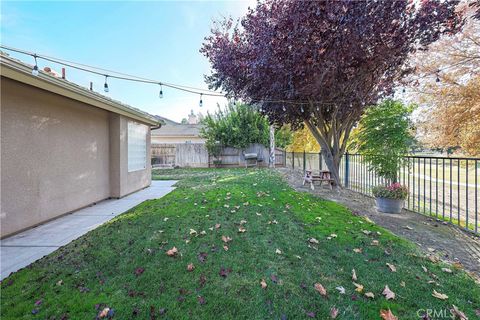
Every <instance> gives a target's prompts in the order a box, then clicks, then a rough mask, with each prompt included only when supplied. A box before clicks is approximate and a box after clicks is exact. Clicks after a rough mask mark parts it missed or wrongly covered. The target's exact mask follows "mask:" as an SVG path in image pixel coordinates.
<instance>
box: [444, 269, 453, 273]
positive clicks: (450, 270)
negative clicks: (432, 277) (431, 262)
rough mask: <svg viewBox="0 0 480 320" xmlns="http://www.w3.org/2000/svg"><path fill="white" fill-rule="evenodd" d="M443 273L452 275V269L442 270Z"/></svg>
mask: <svg viewBox="0 0 480 320" xmlns="http://www.w3.org/2000/svg"><path fill="white" fill-rule="evenodd" d="M442 271H443V272H446V273H452V269H449V268H442Z"/></svg>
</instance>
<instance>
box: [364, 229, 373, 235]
mask: <svg viewBox="0 0 480 320" xmlns="http://www.w3.org/2000/svg"><path fill="white" fill-rule="evenodd" d="M362 232H363V233H364V234H366V235H367V236H369V235H370V234H371V233H372V231H368V230H362Z"/></svg>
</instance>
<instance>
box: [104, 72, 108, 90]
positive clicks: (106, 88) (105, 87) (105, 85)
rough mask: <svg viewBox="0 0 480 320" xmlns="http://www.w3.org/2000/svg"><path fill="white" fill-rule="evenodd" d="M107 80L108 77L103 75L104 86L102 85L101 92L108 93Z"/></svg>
mask: <svg viewBox="0 0 480 320" xmlns="http://www.w3.org/2000/svg"><path fill="white" fill-rule="evenodd" d="M107 78H108V76H107V75H105V84H104V85H103V91H105V92H108V91H109V89H108V83H107Z"/></svg>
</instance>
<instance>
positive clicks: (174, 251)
mask: <svg viewBox="0 0 480 320" xmlns="http://www.w3.org/2000/svg"><path fill="white" fill-rule="evenodd" d="M177 253H178V250H177V248H175V247H173V248H172V249H170V250H168V251H167V256H169V257H174V256H176V255H177Z"/></svg>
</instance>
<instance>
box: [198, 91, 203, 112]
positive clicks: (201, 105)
mask: <svg viewBox="0 0 480 320" xmlns="http://www.w3.org/2000/svg"><path fill="white" fill-rule="evenodd" d="M202 95H203V93H200V102H199V103H198V105H199V106H200V108H201V107H203V101H202Z"/></svg>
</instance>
